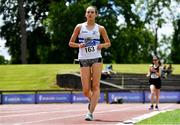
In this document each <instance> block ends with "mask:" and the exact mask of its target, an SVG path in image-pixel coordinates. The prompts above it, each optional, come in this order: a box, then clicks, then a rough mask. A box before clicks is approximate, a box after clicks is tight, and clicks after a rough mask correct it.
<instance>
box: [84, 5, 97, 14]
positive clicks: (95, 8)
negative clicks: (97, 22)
mask: <svg viewBox="0 0 180 125" xmlns="http://www.w3.org/2000/svg"><path fill="white" fill-rule="evenodd" d="M88 7H92V8H94V9H95V13H96V14H98V10H97V7H96V6H93V5H90V6H88ZM88 7H87V8H88ZM87 8H86V9H87Z"/></svg>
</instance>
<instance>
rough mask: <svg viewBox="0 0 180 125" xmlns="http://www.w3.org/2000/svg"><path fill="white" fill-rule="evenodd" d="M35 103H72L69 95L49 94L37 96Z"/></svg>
mask: <svg viewBox="0 0 180 125" xmlns="http://www.w3.org/2000/svg"><path fill="white" fill-rule="evenodd" d="M36 101H37V103H56V102H63V103H70V102H72V97H71V94H70V93H49V94H37V95H36Z"/></svg>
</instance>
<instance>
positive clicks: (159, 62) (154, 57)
mask: <svg viewBox="0 0 180 125" xmlns="http://www.w3.org/2000/svg"><path fill="white" fill-rule="evenodd" d="M153 59H157V60H158V64H159V65H160V66H161V61H160V59H159V57H158V56H157V55H155V56H153ZM152 64H154V63H153V61H152Z"/></svg>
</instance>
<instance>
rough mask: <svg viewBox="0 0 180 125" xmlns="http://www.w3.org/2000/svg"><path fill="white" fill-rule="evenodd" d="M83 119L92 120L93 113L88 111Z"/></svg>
mask: <svg viewBox="0 0 180 125" xmlns="http://www.w3.org/2000/svg"><path fill="white" fill-rule="evenodd" d="M85 120H86V121H92V120H93V115H92V113H89V112H88V113H87V114H86V117H85Z"/></svg>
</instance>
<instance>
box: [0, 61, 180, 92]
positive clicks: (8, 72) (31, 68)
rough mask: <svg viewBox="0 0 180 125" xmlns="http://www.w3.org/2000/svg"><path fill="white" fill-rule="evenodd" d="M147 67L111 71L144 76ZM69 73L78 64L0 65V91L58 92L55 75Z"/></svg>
mask: <svg viewBox="0 0 180 125" xmlns="http://www.w3.org/2000/svg"><path fill="white" fill-rule="evenodd" d="M149 65H150V64H113V70H114V71H116V72H120V73H141V74H146V73H147V71H148V67H149ZM172 66H173V67H174V69H175V70H174V71H173V74H180V65H172ZM104 67H105V64H104ZM70 72H79V64H37V65H36V64H35V65H0V90H39V89H53V90H58V89H60V88H59V87H58V86H57V85H56V84H55V82H56V74H58V73H70Z"/></svg>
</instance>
